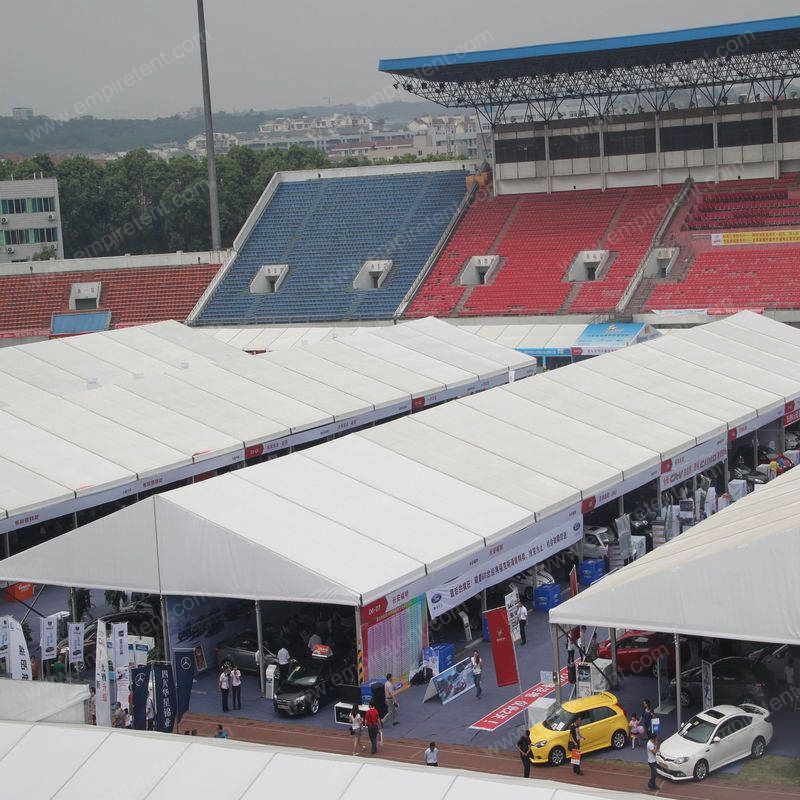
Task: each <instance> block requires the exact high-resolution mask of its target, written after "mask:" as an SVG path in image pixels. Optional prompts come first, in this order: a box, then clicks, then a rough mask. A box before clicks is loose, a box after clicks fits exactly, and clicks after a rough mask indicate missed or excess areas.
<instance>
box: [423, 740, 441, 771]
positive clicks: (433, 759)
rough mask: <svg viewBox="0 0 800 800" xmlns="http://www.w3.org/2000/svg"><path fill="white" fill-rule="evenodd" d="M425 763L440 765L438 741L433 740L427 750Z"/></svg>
mask: <svg viewBox="0 0 800 800" xmlns="http://www.w3.org/2000/svg"><path fill="white" fill-rule="evenodd" d="M425 764H426V765H427V766H429V767H438V766H439V748H438V747H437V746H436V742H431V743H430V744H429V745H428V749H427V750H426V751H425Z"/></svg>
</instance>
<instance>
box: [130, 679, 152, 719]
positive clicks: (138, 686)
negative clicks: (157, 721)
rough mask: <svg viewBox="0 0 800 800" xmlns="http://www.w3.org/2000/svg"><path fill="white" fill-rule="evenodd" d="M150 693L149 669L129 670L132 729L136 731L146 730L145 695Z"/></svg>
mask: <svg viewBox="0 0 800 800" xmlns="http://www.w3.org/2000/svg"><path fill="white" fill-rule="evenodd" d="M149 693H150V667H149V666H144V667H133V668H132V669H131V694H132V695H133V727H134V728H135V729H136V730H137V731H143V730H145V729H146V728H147V695H148V694H149Z"/></svg>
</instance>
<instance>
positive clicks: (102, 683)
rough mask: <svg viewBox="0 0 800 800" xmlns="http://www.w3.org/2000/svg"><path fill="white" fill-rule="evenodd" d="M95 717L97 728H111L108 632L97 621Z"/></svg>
mask: <svg viewBox="0 0 800 800" xmlns="http://www.w3.org/2000/svg"><path fill="white" fill-rule="evenodd" d="M94 686H95V717H96V719H97V723H96V724H97V726H98V727H105V728H110V727H111V693H110V688H109V683H108V631H107V629H106V623H105V621H104V620H102V619H99V620H97V652H96V654H95V659H94Z"/></svg>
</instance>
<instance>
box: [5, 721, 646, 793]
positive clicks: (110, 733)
mask: <svg viewBox="0 0 800 800" xmlns="http://www.w3.org/2000/svg"><path fill="white" fill-rule="evenodd" d="M43 758H44V759H45V760H44V761H43ZM442 760H443V763H446V756H444V757H443V759H442ZM43 763H46V765H47V766H46V769H43V768H42V766H43ZM0 771H2V775H3V797H8V798H11V797H13V798H22V797H25V798H31V800H108V798H111V797H113V798H118V800H145V799H146V800H174V798H176V797H191V798H192V800H261V798H264V797H292V796H296V795H297V794H298V791H297V788H298V783H303V782H305V784H306V785H313V796H314V797H315V798H316V800H362V798H365V797H380V798H382V800H406V798H408V797H421V798H425V800H455V798H458V800H484V798H486V797H491V798H498V800H603V798H605V800H643V798H645V797H649V796H650V795H649V794H647V795H646V794H644V793H641V792H635V793H628V792H624V793H623V792H615V791H604V790H603V789H592V788H588V787H587V788H584V787H582V786H574V785H566V784H561V783H556V782H555V781H546V780H543V779H542V780H539V779H537V780H536V781H535V783H534V782H533V781H529V780H525V779H523V778H506V777H503V776H501V775H484V774H481V773H477V772H466V771H464V770H454V769H447V768H446V767H442V768H439V769H427V768H426V767H424V766H417V765H413V766H412V765H408V764H400V763H397V762H394V761H386V760H380V761H374V760H373V761H369V760H366V759H363V758H355V757H353V756H336V755H332V754H328V753H314V752H312V751H310V750H299V749H291V748H281V747H273V746H269V747H266V746H264V745H257V744H248V743H247V742H235V741H232V740H230V739H226V740H221V739H206V738H199V737H196V736H174V735H171V734H168V733H153V732H143V731H130V730H123V729H115V728H97V727H94V726H91V725H47V724H41V723H39V724H35V725H31V724H26V723H20V722H0ZM532 784H533V785H532ZM304 794H305V793H304V792H302V793H300V796H303V795H304ZM311 795H312V792H311V791H310V792H309V795H306V796H311Z"/></svg>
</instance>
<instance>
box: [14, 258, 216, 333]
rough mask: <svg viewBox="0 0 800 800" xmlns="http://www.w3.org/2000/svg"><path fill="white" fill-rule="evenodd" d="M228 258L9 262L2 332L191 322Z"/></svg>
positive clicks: (84, 330) (77, 330)
mask: <svg viewBox="0 0 800 800" xmlns="http://www.w3.org/2000/svg"><path fill="white" fill-rule="evenodd" d="M224 259H225V253H224V251H223V252H200V253H162V254H155V255H147V256H112V257H107V258H85V259H68V260H64V261H24V262H16V263H14V264H6V265H4V267H3V270H2V273H0V339H3V340H4V341H5V342H6V343H10V342H11V341H14V342H19V341H25V340H32V339H41V338H47V337H51V336H64V335H73V334H77V333H88V332H91V331H98V330H109V329H113V328H126V327H130V326H132V325H142V324H145V323H149V322H160V321H163V320H170V319H172V320H178V321H183V320H185V319H186V317H187V315H188V314H189V312H190V311H191V309H192V306H193V305H194V304H195V303H196V302H197V300H198V298H199V297H200V295H201V294H202V293H203V291H204V290H205V288H206V287H207V286H208V284H209V283H210V281H211V279H212V278H213V277H214V275H215V274H216V273H217V271H218V270H219V267H220V264H221V263H222V261H223V260H224Z"/></svg>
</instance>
